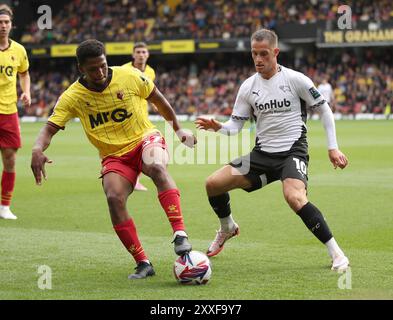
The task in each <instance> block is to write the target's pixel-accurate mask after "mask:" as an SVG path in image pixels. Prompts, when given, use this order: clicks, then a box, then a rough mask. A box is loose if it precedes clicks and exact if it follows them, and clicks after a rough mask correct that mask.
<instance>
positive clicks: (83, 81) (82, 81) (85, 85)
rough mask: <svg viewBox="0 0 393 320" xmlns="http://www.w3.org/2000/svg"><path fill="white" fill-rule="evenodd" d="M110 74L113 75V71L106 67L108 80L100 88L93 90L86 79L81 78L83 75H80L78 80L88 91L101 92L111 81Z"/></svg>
mask: <svg viewBox="0 0 393 320" xmlns="http://www.w3.org/2000/svg"><path fill="white" fill-rule="evenodd" d="M112 75H113V71H112V69H111V68H108V81H107V83H106V86H105V87H104V88H103V89H102V90H94V89H92V88H89V86H88V84H87V81H86V80H85V79H83V77H80V78H79V80H78V82H79V83H80V84H81V85H82V86H84V87H85V88H86V89H87V90H89V91H93V92H98V93H101V92H103V91H104V90H105V89H106V88H108V86H109V85H110V83H111V81H112Z"/></svg>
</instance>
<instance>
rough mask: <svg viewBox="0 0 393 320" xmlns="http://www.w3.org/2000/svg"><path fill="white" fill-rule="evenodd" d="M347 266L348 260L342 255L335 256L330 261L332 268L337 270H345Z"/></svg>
mask: <svg viewBox="0 0 393 320" xmlns="http://www.w3.org/2000/svg"><path fill="white" fill-rule="evenodd" d="M348 268H349V260H348V258H347V257H346V256H344V255H339V256H335V257H334V258H333V261H332V268H331V269H332V270H333V271H337V272H345V271H347V270H348Z"/></svg>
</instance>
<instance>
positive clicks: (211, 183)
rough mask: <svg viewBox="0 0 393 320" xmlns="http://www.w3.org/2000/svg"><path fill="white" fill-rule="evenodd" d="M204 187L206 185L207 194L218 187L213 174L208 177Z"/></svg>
mask: <svg viewBox="0 0 393 320" xmlns="http://www.w3.org/2000/svg"><path fill="white" fill-rule="evenodd" d="M205 187H206V191H207V193H208V194H209V195H210V194H212V193H214V192H215V191H216V190H217V188H218V181H217V179H216V178H215V177H213V176H210V177H208V178H207V179H206V182H205Z"/></svg>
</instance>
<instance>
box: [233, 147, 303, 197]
mask: <svg viewBox="0 0 393 320" xmlns="http://www.w3.org/2000/svg"><path fill="white" fill-rule="evenodd" d="M308 160H309V156H308V154H307V153H306V152H302V151H299V150H296V151H294V150H293V151H292V150H289V151H286V152H277V153H267V152H264V151H260V150H258V149H256V148H254V150H252V151H251V152H250V153H249V154H248V155H245V156H242V157H240V158H237V159H235V160H233V161H231V162H230V163H229V164H230V165H231V166H232V167H234V168H236V169H237V170H239V172H240V174H242V175H244V176H245V177H246V178H247V179H248V180H250V182H251V184H252V186H251V188H249V189H244V190H245V191H247V192H252V191H255V190H258V189H260V188H262V187H264V186H266V185H268V184H269V183H271V182H274V181H277V180H281V181H283V180H284V179H286V178H293V179H298V180H301V181H303V182H304V184H305V186H306V188H307V180H308V177H307V171H308Z"/></svg>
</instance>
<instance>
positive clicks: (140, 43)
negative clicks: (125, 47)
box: [132, 42, 147, 51]
mask: <svg viewBox="0 0 393 320" xmlns="http://www.w3.org/2000/svg"><path fill="white" fill-rule="evenodd" d="M138 48H146V49H147V44H146V42H136V43H135V44H134V48H133V49H132V50H133V51H135V49H138Z"/></svg>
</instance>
